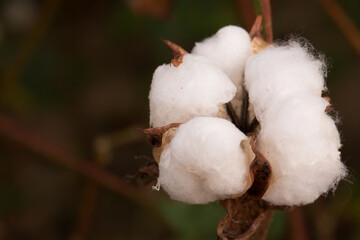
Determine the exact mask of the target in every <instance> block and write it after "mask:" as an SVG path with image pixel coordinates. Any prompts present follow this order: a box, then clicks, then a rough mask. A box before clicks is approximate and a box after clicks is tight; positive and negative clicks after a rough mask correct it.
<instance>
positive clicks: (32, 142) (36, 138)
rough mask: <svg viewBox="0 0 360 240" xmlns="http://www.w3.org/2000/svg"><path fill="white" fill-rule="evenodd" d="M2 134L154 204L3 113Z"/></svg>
mask: <svg viewBox="0 0 360 240" xmlns="http://www.w3.org/2000/svg"><path fill="white" fill-rule="evenodd" d="M0 133H2V134H3V135H4V136H6V137H8V138H10V139H12V140H13V141H15V142H17V143H18V144H20V145H21V146H24V147H25V148H27V149H30V150H31V151H33V152H36V153H38V154H40V155H42V156H44V157H45V159H48V160H51V161H52V162H54V163H56V164H60V165H62V166H64V167H66V168H69V169H71V170H73V171H75V172H77V173H79V174H81V175H83V176H85V177H87V178H89V179H92V180H93V181H94V182H96V183H98V184H99V185H101V186H103V187H105V188H107V189H109V190H111V191H114V192H116V193H118V194H120V195H122V196H124V197H126V198H128V199H130V200H133V201H134V202H137V203H138V204H140V205H142V206H144V207H146V208H150V207H151V206H152V200H151V199H150V198H149V195H148V194H145V193H143V192H142V191H139V190H138V189H136V188H134V187H133V186H131V185H129V184H127V183H126V182H125V181H124V180H122V179H120V178H119V177H118V176H116V175H114V174H112V173H109V172H107V171H105V170H103V169H101V168H99V167H98V166H96V165H95V164H93V163H90V162H88V161H85V160H83V159H81V158H79V157H77V156H74V155H72V154H71V153H69V152H67V151H66V150H64V149H62V148H61V147H59V146H58V145H56V144H55V143H53V142H51V141H50V140H49V139H46V138H44V137H42V136H40V135H37V134H36V133H34V132H32V131H30V130H28V129H25V128H24V127H22V126H20V125H19V124H17V123H16V122H14V121H13V120H12V119H11V118H9V117H7V116H5V115H4V114H0Z"/></svg>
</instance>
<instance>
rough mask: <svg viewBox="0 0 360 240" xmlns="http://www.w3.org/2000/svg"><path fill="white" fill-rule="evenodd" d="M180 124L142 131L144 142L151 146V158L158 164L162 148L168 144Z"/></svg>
mask: <svg viewBox="0 0 360 240" xmlns="http://www.w3.org/2000/svg"><path fill="white" fill-rule="evenodd" d="M180 124H181V123H171V124H169V125H166V126H163V127H157V128H147V129H143V130H142V132H143V133H144V134H145V135H146V142H147V143H148V144H150V145H151V146H153V151H152V152H153V157H154V159H155V161H156V162H157V163H159V162H160V155H161V153H162V151H163V150H164V148H165V147H166V146H167V145H168V144H169V143H170V141H171V139H172V138H173V137H174V134H175V132H176V130H177V128H178V127H179V126H180Z"/></svg>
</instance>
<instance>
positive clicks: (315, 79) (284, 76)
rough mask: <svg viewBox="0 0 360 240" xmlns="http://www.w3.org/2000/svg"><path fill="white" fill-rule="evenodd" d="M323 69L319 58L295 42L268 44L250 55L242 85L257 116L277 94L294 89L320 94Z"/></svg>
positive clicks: (292, 91)
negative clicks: (280, 44)
mask: <svg viewBox="0 0 360 240" xmlns="http://www.w3.org/2000/svg"><path fill="white" fill-rule="evenodd" d="M324 69H325V65H324V63H323V62H322V61H320V60H319V59H316V58H315V57H314V56H313V55H312V54H311V53H309V52H308V50H307V48H305V47H302V46H301V45H300V44H299V43H296V42H291V43H290V44H289V45H286V46H273V47H269V48H267V49H265V50H263V51H261V52H260V53H258V54H256V55H254V56H251V57H249V58H248V60H247V62H246V68H245V87H246V89H247V90H248V92H249V99H250V102H251V103H252V104H254V107H255V114H256V116H257V117H258V119H259V118H261V115H262V113H263V112H264V111H266V109H267V108H268V107H269V106H270V105H271V104H272V101H273V100H274V99H276V98H279V97H285V96H290V95H292V94H295V93H311V94H314V95H316V96H320V95H321V93H322V91H323V89H324Z"/></svg>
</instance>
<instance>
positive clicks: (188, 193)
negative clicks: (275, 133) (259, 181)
mask: <svg viewBox="0 0 360 240" xmlns="http://www.w3.org/2000/svg"><path fill="white" fill-rule="evenodd" d="M245 139H247V137H246V136H245V135H244V134H243V133H242V132H240V131H239V130H238V129H237V128H236V127H235V126H234V125H233V124H232V123H231V122H229V121H227V120H224V119H221V118H213V117H197V118H194V119H192V120H190V121H188V122H186V123H184V124H182V125H181V126H180V127H179V128H178V130H177V132H176V133H175V136H174V138H173V139H172V141H171V143H170V144H169V145H168V146H167V147H166V148H165V150H164V151H163V153H162V154H161V157H160V164H159V169H160V176H159V181H160V185H161V187H163V188H164V189H165V191H166V192H167V193H168V194H169V195H170V197H171V198H172V199H174V200H178V201H182V202H187V203H192V204H202V203H208V202H211V201H215V200H218V199H225V198H229V197H231V196H233V195H236V194H241V193H243V192H244V191H245V190H247V188H248V187H249V185H250V183H249V182H250V176H249V165H250V161H251V160H252V159H250V157H248V156H247V155H246V154H245V153H244V151H243V149H242V148H241V147H240V143H241V142H242V141H243V140H245Z"/></svg>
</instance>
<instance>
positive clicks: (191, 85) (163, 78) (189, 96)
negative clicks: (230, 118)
mask: <svg viewBox="0 0 360 240" xmlns="http://www.w3.org/2000/svg"><path fill="white" fill-rule="evenodd" d="M235 93H236V87H235V85H234V84H233V83H232V82H231V80H230V79H229V78H228V77H227V76H226V74H225V73H224V72H223V71H221V70H220V69H219V68H218V67H217V66H216V65H214V64H213V63H211V62H210V61H209V60H207V59H206V58H204V57H202V56H195V55H192V54H186V55H184V57H183V62H182V63H181V64H180V65H179V66H178V67H175V66H173V65H172V64H164V65H162V66H159V67H158V68H157V69H156V70H155V73H154V76H153V80H152V83H151V90H150V94H149V100H150V126H153V127H159V126H164V125H167V124H170V123H175V122H179V123H182V122H186V121H188V120H189V119H191V118H193V117H196V116H217V113H218V111H219V107H220V106H221V105H222V104H224V103H227V102H229V101H230V100H231V99H232V98H233V97H234V96H235Z"/></svg>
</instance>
